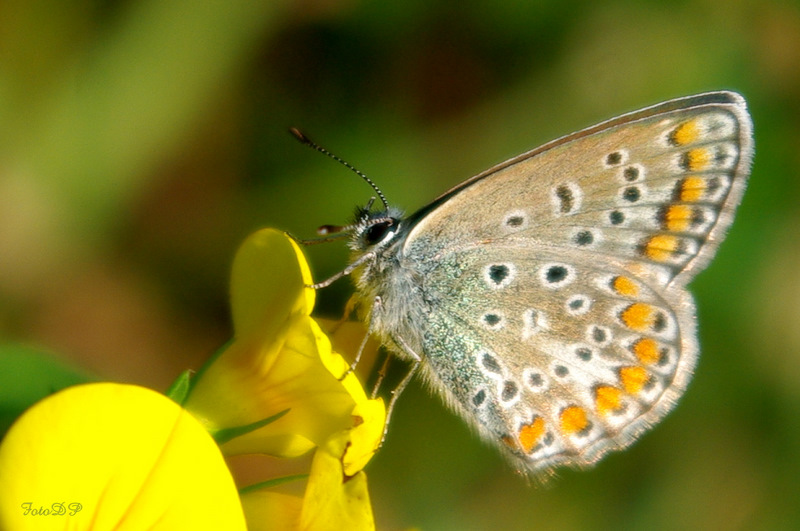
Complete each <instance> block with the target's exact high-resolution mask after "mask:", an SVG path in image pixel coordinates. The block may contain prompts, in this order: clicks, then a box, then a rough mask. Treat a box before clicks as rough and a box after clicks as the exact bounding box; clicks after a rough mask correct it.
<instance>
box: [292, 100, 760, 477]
mask: <svg viewBox="0 0 800 531" xmlns="http://www.w3.org/2000/svg"><path fill="white" fill-rule="evenodd" d="M296 134H298V135H299V136H301V135H300V134H299V133H296ZM301 140H305V141H307V142H308V143H310V141H308V140H307V139H305V138H304V137H302V136H301ZM314 147H317V146H316V145H314ZM318 149H320V150H321V151H324V150H322V149H321V148H318ZM328 154H329V153H328ZM752 157H753V141H752V124H751V120H750V117H749V115H748V112H747V107H746V103H745V100H744V99H743V98H742V97H741V96H740V95H738V94H736V93H733V92H725V91H720V92H709V93H705V94H699V95H695V96H689V97H684V98H679V99H674V100H671V101H666V102H664V103H660V104H658V105H654V106H652V107H647V108H645V109H642V110H639V111H636V112H632V113H629V114H624V115H622V116H619V117H616V118H612V119H610V120H608V121H605V122H602V123H600V124H598V125H595V126H593V127H590V128H588V129H584V130H582V131H579V132H576V133H573V134H571V135H568V136H565V137H562V138H560V139H558V140H555V141H552V142H550V143H548V144H545V145H543V146H541V147H539V148H536V149H534V150H532V151H529V152H527V153H524V154H522V155H519V156H518V157H515V158H513V159H511V160H508V161H506V162H504V163H502V164H500V165H498V166H495V167H493V168H491V169H489V170H487V171H485V172H483V173H481V174H479V175H477V176H475V177H472V178H471V179H468V180H467V181H464V182H463V183H461V184H459V185H458V186H456V187H455V188H453V189H451V190H450V191H448V192H446V193H445V194H443V195H442V196H440V197H439V198H438V199H435V200H434V201H433V202H431V203H430V204H429V205H427V206H425V207H423V208H422V209H420V210H419V211H417V212H416V213H414V214H411V215H410V216H407V217H406V216H403V215H402V213H401V211H399V210H397V209H394V208H392V207H390V206H389V205H388V203H387V202H386V200H385V198H384V197H383V194H381V193H380V190H378V189H377V187H375V186H374V185H373V187H374V188H375V189H376V191H377V192H378V195H379V196H380V199H381V201H382V203H383V208H380V209H373V208H372V206H373V204H372V201H371V202H370V203H369V204H368V205H367V206H366V207H365V208H362V209H360V210H359V211H358V213H357V216H356V220H355V223H354V224H353V225H351V226H349V227H346V228H344V230H345V232H346V233H347V234H348V235H349V237H350V247H351V249H352V255H353V256H352V261H351V263H350V265H349V266H348V267H347V269H345V270H344V271H342V273H341V274H340V275H337V276H336V277H333V278H332V279H329V280H328V281H326V282H323V283H320V284H318V285H316V287H322V286H325V285H327V284H329V283H330V282H332V281H333V280H335V279H336V278H339V277H340V276H342V275H346V274H352V276H353V278H354V279H355V285H356V291H357V293H356V298H357V300H358V302H359V307H360V308H361V317H362V318H363V319H364V321H365V322H366V323H367V325H368V328H369V332H370V334H371V335H373V336H375V337H377V338H378V339H379V340H380V341H381V343H382V344H383V345H385V346H386V347H387V348H388V349H389V350H390V351H391V352H392V353H394V354H395V355H397V356H398V357H400V358H403V359H405V360H407V361H409V362H410V363H411V364H412V369H411V371H410V372H409V374H408V376H407V378H406V379H405V380H404V381H403V383H401V384H400V387H402V386H404V384H405V383H406V382H407V381H408V378H410V377H411V375H412V374H414V373H415V372H419V373H421V375H422V377H423V379H424V380H425V381H426V382H427V384H428V385H429V387H430V388H432V389H433V390H434V391H435V392H437V393H438V394H440V395H441V396H442V397H443V398H444V400H445V402H446V403H447V404H448V405H449V406H450V407H451V408H452V409H453V410H454V411H455V412H457V413H458V414H459V415H460V416H461V417H463V418H464V419H465V420H466V421H467V423H468V424H470V425H471V426H472V427H473V428H475V430H476V431H477V432H478V433H479V434H480V435H481V436H482V437H483V438H484V439H486V440H488V441H490V442H492V443H494V444H496V445H497V446H498V447H499V448H501V450H502V452H503V453H505V454H506V456H507V457H508V458H509V459H510V460H511V462H512V464H513V465H514V466H515V467H516V468H517V469H518V470H520V471H522V472H528V473H539V472H548V471H551V470H552V469H554V468H555V467H557V466H561V465H571V466H578V467H583V466H588V465H591V464H593V463H596V462H597V461H598V460H599V459H600V458H602V457H603V456H604V455H605V454H607V453H608V452H610V451H612V450H620V449H623V448H626V447H627V446H629V445H630V444H631V443H632V442H633V441H634V440H635V439H636V438H637V436H638V435H640V434H641V433H642V432H644V431H646V430H648V429H649V428H650V427H652V426H653V425H655V424H657V423H658V422H659V421H660V420H661V418H662V417H663V416H664V415H665V414H666V413H667V412H669V411H670V410H671V409H672V408H673V407H674V406H675V403H676V401H677V400H678V399H679V398H680V397H681V395H682V394H683V393H684V391H685V389H686V386H687V384H688V383H689V380H690V379H691V376H692V372H693V369H694V367H695V365H696V363H697V358H698V354H699V347H698V341H697V331H696V327H695V305H694V302H693V299H692V296H691V294H690V293H689V292H688V291H687V290H686V285H687V283H688V282H689V281H690V280H691V279H692V278H693V277H694V275H696V274H697V273H698V272H699V271H700V270H702V269H703V268H704V267H705V266H706V265H707V264H708V262H709V261H710V260H711V258H712V257H713V255H714V253H715V252H716V249H717V246H718V245H719V243H720V241H721V240H722V238H723V237H724V235H725V232H726V231H727V229H728V228H729V226H730V225H731V223H732V221H733V217H734V213H735V210H736V207H737V205H738V204H739V202H740V200H741V197H742V194H743V193H744V190H745V185H746V181H747V178H748V176H749V172H750V165H751V160H752ZM334 158H336V157H334ZM340 162H341V161H340ZM345 164H346V163H345ZM348 166H349V165H348ZM351 169H352V168H351ZM358 173H359V174H360V175H362V176H363V174H361V173H360V172H358ZM363 177H364V178H365V179H366V180H367V182H368V183H370V184H372V182H371V181H370V180H369V179H367V178H366V176H363Z"/></svg>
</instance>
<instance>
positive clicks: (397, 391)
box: [376, 357, 422, 448]
mask: <svg viewBox="0 0 800 531" xmlns="http://www.w3.org/2000/svg"><path fill="white" fill-rule="evenodd" d="M386 360H387V362H388V360H389V358H388V357H387V358H386ZM421 362H422V360H420V359H417V360H415V361H414V362H413V365H411V368H410V369H409V370H408V373H406V375H405V376H403V379H402V380H400V383H398V384H397V387H395V388H394V389H392V392H391V393H390V398H389V404H388V405H387V406H386V422H385V423H384V425H383V436H381V443H380V444H379V445H378V448H380V447H381V446H383V441H385V440H386V433H387V432H388V431H389V421H390V420H391V418H392V412H393V411H394V406H395V404H396V403H397V399H398V398H400V395H401V394H402V393H403V391H404V390H405V388H406V387H407V386H408V383H409V382H410V381H411V378H412V377H413V376H414V374H415V373H416V372H417V369H419V366H420V364H421ZM376 390H377V389H376Z"/></svg>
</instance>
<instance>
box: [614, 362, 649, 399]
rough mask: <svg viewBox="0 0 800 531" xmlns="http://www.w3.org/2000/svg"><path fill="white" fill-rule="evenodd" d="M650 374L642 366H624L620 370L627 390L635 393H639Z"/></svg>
mask: <svg viewBox="0 0 800 531" xmlns="http://www.w3.org/2000/svg"><path fill="white" fill-rule="evenodd" d="M649 378H650V376H649V375H648V374H647V371H646V370H644V369H643V368H642V367H623V368H621V369H620V370H619V379H620V380H621V381H622V387H624V388H625V391H627V392H628V393H630V394H632V395H635V394H637V393H639V392H640V391H641V390H642V388H643V387H644V385H645V384H646V383H647V380H648V379H649Z"/></svg>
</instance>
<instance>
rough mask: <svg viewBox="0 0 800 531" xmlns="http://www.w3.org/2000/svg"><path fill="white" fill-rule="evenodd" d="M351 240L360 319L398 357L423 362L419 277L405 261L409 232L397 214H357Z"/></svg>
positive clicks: (423, 321)
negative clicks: (355, 265) (421, 356)
mask: <svg viewBox="0 0 800 531" xmlns="http://www.w3.org/2000/svg"><path fill="white" fill-rule="evenodd" d="M357 216H358V217H357V222H356V225H355V228H354V230H353V237H352V239H351V241H350V248H351V249H352V251H353V252H352V261H353V263H359V262H360V265H359V266H358V267H357V268H356V269H355V270H354V271H353V279H354V282H355V285H356V290H357V294H356V297H357V298H358V302H359V304H358V306H359V314H360V317H361V318H362V319H364V322H366V323H369V329H370V332H371V333H372V334H374V335H376V336H377V337H378V338H380V339H381V340H382V341H383V343H384V344H386V345H388V346H389V347H390V348H392V350H394V351H395V352H396V353H397V354H398V355H400V356H401V357H405V358H407V359H408V358H409V357H411V358H415V357H419V356H420V355H421V353H422V337H423V334H424V331H425V315H424V313H425V312H424V308H425V304H424V301H423V297H422V292H421V291H420V278H418V277H419V272H418V271H416V270H415V269H412V268H410V267H408V264H407V262H406V261H404V260H403V259H402V258H403V256H402V254H403V243H404V241H405V235H406V234H407V230H405V229H406V227H405V224H406V223H407V221H405V220H404V219H403V218H402V213H401V212H400V211H398V210H396V209H390V210H388V211H382V212H364V211H360V212H359V213H358V214H357Z"/></svg>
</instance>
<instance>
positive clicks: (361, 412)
mask: <svg viewBox="0 0 800 531" xmlns="http://www.w3.org/2000/svg"><path fill="white" fill-rule="evenodd" d="M353 417H354V418H355V419H358V420H357V421H356V423H355V424H356V426H355V427H354V428H353V429H352V430H351V431H350V444H349V445H347V451H346V452H345V454H344V473H345V474H346V475H348V476H353V475H355V474H356V473H357V472H358V471H359V470H361V469H363V468H364V467H365V466H366V465H367V463H368V462H369V460H370V459H372V456H373V455H375V452H377V451H378V447H379V446H380V444H381V440H382V439H383V432H384V425H385V423H386V408H385V407H384V405H383V400H381V399H375V400H365V401H364V402H361V403H359V404H357V405H356V407H355V408H354V409H353Z"/></svg>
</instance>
